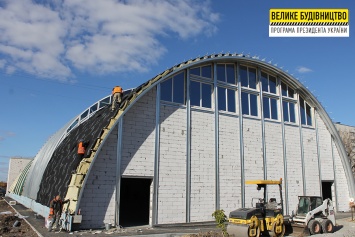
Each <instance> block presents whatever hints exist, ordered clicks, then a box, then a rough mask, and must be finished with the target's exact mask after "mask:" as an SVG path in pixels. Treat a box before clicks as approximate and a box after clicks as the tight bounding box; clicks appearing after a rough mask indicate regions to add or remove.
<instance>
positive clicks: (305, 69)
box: [296, 66, 313, 73]
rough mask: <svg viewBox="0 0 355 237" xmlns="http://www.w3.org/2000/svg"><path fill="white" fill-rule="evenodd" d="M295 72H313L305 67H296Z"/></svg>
mask: <svg viewBox="0 0 355 237" xmlns="http://www.w3.org/2000/svg"><path fill="white" fill-rule="evenodd" d="M296 71H297V72H298V73H307V72H312V71H313V70H312V69H309V68H307V67H303V66H300V67H297V69H296Z"/></svg>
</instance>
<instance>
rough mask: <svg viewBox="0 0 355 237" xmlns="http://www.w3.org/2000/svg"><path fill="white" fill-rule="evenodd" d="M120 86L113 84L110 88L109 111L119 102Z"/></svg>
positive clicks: (120, 96)
mask: <svg viewBox="0 0 355 237" xmlns="http://www.w3.org/2000/svg"><path fill="white" fill-rule="evenodd" d="M122 92H123V91H122V87H120V86H115V87H114V88H113V89H112V105H111V111H113V110H114V109H115V108H116V104H120V103H121V100H122Z"/></svg>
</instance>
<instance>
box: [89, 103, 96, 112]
mask: <svg viewBox="0 0 355 237" xmlns="http://www.w3.org/2000/svg"><path fill="white" fill-rule="evenodd" d="M96 110H97V104H94V105H93V106H91V107H90V112H95V111H96Z"/></svg>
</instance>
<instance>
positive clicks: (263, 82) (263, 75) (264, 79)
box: [261, 72, 269, 92]
mask: <svg viewBox="0 0 355 237" xmlns="http://www.w3.org/2000/svg"><path fill="white" fill-rule="evenodd" d="M261 86H262V87H263V91H267V92H269V80H268V79H267V74H266V73H264V72H262V73H261Z"/></svg>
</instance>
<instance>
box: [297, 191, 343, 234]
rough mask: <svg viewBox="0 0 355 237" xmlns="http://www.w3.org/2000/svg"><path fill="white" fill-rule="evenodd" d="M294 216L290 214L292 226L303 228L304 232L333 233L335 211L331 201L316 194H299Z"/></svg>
mask: <svg viewBox="0 0 355 237" xmlns="http://www.w3.org/2000/svg"><path fill="white" fill-rule="evenodd" d="M298 200H299V201H298V207H297V212H296V215H295V216H293V215H292V216H291V220H290V221H291V225H292V227H293V228H297V227H301V228H303V232H304V234H311V235H316V234H319V233H333V231H334V226H335V224H336V222H335V213H334V207H333V204H332V201H331V200H330V199H328V198H327V199H325V200H324V201H322V198H321V197H317V196H299V197H298Z"/></svg>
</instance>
